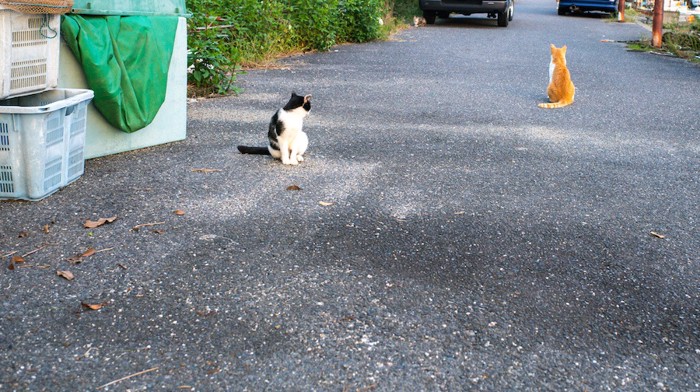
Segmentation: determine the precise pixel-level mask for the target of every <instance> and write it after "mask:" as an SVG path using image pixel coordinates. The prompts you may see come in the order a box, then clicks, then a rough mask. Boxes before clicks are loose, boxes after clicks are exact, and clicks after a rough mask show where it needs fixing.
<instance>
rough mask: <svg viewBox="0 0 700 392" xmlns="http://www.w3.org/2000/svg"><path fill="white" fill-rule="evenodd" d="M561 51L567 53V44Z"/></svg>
mask: <svg viewBox="0 0 700 392" xmlns="http://www.w3.org/2000/svg"><path fill="white" fill-rule="evenodd" d="M561 51H562V52H564V53H566V45H564V46H562V47H561Z"/></svg>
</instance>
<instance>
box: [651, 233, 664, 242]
mask: <svg viewBox="0 0 700 392" xmlns="http://www.w3.org/2000/svg"><path fill="white" fill-rule="evenodd" d="M649 234H650V235H652V236H654V237H656V238H661V239H662V240H663V239H664V238H666V236H665V235H663V234H659V233H657V232H655V231H652V232H650V233H649Z"/></svg>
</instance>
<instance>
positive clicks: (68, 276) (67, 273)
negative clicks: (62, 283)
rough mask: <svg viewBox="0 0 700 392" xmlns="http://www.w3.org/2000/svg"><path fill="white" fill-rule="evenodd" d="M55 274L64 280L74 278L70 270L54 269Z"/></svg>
mask: <svg viewBox="0 0 700 392" xmlns="http://www.w3.org/2000/svg"><path fill="white" fill-rule="evenodd" d="M56 275H58V276H60V277H62V278H64V279H66V280H73V279H75V276H73V273H72V272H70V271H56Z"/></svg>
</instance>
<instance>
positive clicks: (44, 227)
mask: <svg viewBox="0 0 700 392" xmlns="http://www.w3.org/2000/svg"><path fill="white" fill-rule="evenodd" d="M41 231H43V232H44V233H46V234H49V225H48V224H46V225H44V226H42V228H41Z"/></svg>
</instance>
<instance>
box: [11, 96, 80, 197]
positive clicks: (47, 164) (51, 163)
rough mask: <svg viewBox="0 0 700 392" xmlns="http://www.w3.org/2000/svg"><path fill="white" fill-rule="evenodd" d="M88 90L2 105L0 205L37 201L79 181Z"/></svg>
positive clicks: (16, 100)
mask: <svg viewBox="0 0 700 392" xmlns="http://www.w3.org/2000/svg"><path fill="white" fill-rule="evenodd" d="M93 96H94V92H93V91H92V90H82V89H53V90H48V91H44V92H42V93H39V94H33V95H27V96H23V97H17V98H12V99H7V100H4V101H0V200H12V199H24V200H40V199H43V198H45V197H46V196H48V195H50V194H52V193H54V192H56V191H57V190H59V189H60V188H62V187H64V186H66V185H68V184H69V183H71V182H73V181H75V180H76V179H78V178H79V177H80V176H82V175H83V173H84V171H85V160H84V153H83V151H84V149H85V127H86V124H87V121H86V120H87V105H88V103H90V101H91V100H92V98H93Z"/></svg>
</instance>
